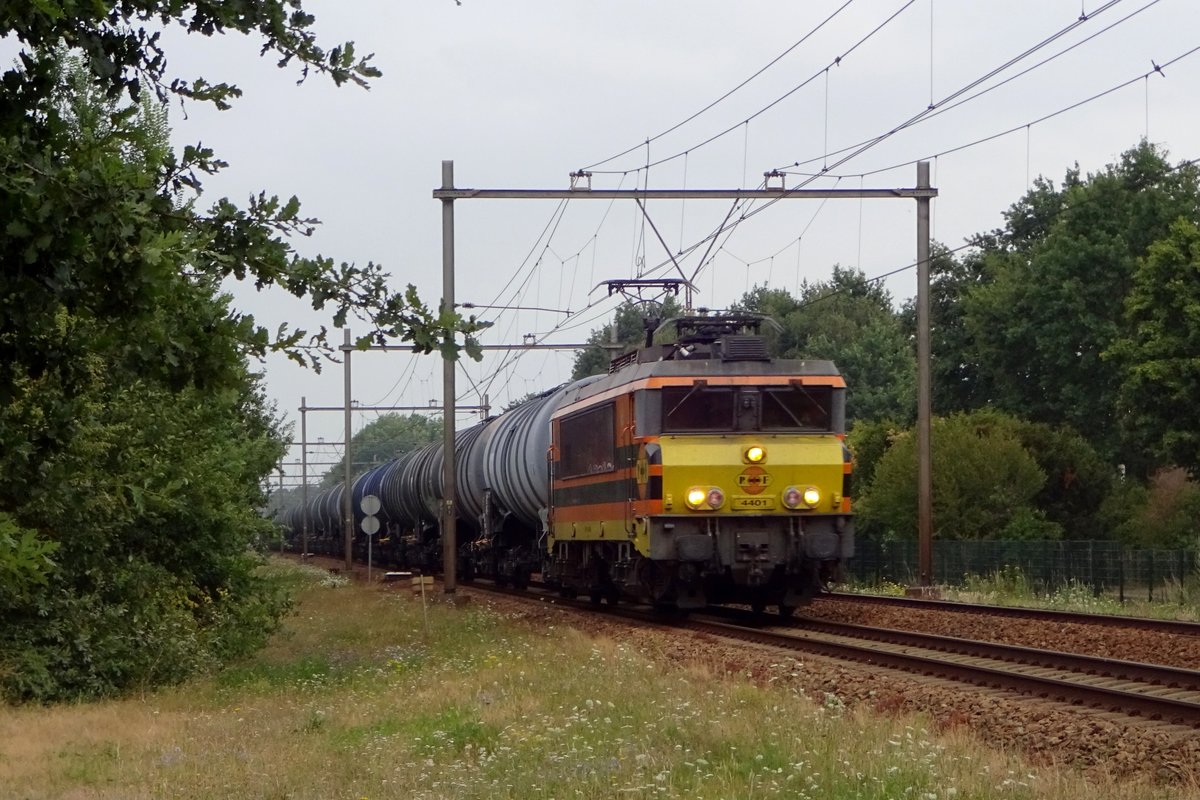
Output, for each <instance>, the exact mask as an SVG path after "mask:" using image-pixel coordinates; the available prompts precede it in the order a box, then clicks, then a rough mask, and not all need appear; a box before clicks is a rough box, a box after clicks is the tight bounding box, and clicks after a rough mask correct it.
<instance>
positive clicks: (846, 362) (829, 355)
mask: <svg viewBox="0 0 1200 800" xmlns="http://www.w3.org/2000/svg"><path fill="white" fill-rule="evenodd" d="M738 308H740V309H743V310H746V311H752V312H756V313H760V314H765V315H767V316H770V317H772V318H774V319H775V320H776V321H777V322H778V323H779V324H780V325H781V326H782V327H783V331H782V332H781V333H779V334H777V335H772V337H771V338H770V341H771V344H772V346H773V352H774V353H775V354H776V355H778V356H779V357H781V358H801V359H803V358H821V359H830V360H832V361H833V362H834V363H836V364H837V366H838V368H839V369H840V370H841V371H842V374H844V375H845V376H846V383H847V385H848V387H849V388H848V390H847V402H846V417H847V419H848V420H849V421H852V422H853V421H857V420H877V419H897V420H911V419H912V418H913V415H914V413H915V410H916V358H915V356H914V354H913V351H912V346H911V344H910V343H909V341H908V337H907V335H906V334H905V331H904V329H903V327H902V324H901V321H900V319H899V318H898V317H897V315H896V314H895V312H894V311H893V309H892V298H891V295H890V294H889V293H888V292H887V290H886V289H884V288H882V287H881V286H880V285H879V284H878V283H875V282H872V281H869V280H867V278H866V276H865V275H864V274H863V273H862V272H861V271H859V270H848V269H843V268H841V267H837V266H835V267H834V269H833V276H832V278H831V279H830V280H829V281H826V282H818V283H813V284H807V283H806V284H805V285H804V286H803V287H802V289H801V295H800V297H799V298H798V299H796V298H793V297H792V296H791V295H790V294H789V293H788V292H787V291H785V290H782V289H767V288H766V287H761V288H759V287H756V288H755V289H754V290H752V291H751V292H749V293H748V294H746V295H745V296H744V297H743V298H742V300H741V302H740V303H739V304H738Z"/></svg>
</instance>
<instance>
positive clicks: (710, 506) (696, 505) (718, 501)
mask: <svg viewBox="0 0 1200 800" xmlns="http://www.w3.org/2000/svg"><path fill="white" fill-rule="evenodd" d="M684 500H685V501H686V502H687V505H688V508H690V509H692V510H693V511H713V510H715V509H718V508H720V507H721V506H723V505H725V493H724V492H723V491H721V490H720V489H719V488H717V487H716V486H693V487H692V488H690V489H688V490H687V494H686V495H685V496H684Z"/></svg>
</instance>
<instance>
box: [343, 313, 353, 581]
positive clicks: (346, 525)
mask: <svg viewBox="0 0 1200 800" xmlns="http://www.w3.org/2000/svg"><path fill="white" fill-rule="evenodd" d="M343 333H344V336H343V339H342V357H343V358H344V359H345V362H344V366H345V373H346V387H345V402H344V403H343V404H342V406H343V408H344V409H345V412H344V414H343V419H344V421H345V425H346V433H345V438H344V439H342V441H343V442H345V443H346V446H345V460H346V470H345V476H344V478H343V483H342V526H343V530H344V531H345V546H346V574H347V575H350V574H353V571H354V549H353V548H354V512H353V511H352V510H351V505H350V495H351V494H352V491H351V490H352V489H353V485H352V484H351V482H350V479H351V475H352V470H353V469H354V467H353V465H352V464H351V463H350V462H351V460H352V459H351V453H350V451H351V446H350V329H349V328H346V329H345V330H344V332H343Z"/></svg>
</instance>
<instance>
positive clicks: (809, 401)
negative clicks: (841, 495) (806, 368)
mask: <svg viewBox="0 0 1200 800" xmlns="http://www.w3.org/2000/svg"><path fill="white" fill-rule="evenodd" d="M832 408H833V390H832V388H831V387H828V386H803V385H800V384H799V383H793V384H792V385H790V386H761V387H759V386H739V387H732V386H709V385H708V384H707V383H706V382H704V381H697V382H696V383H694V384H692V385H691V386H667V387H664V388H663V389H662V420H663V425H662V429H663V431H664V432H675V433H684V432H703V431H729V430H762V431H828V430H831V429H832V424H833V419H832V413H831V411H832Z"/></svg>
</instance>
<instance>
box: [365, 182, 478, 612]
mask: <svg viewBox="0 0 1200 800" xmlns="http://www.w3.org/2000/svg"><path fill="white" fill-rule="evenodd" d="M453 189H454V162H453V161H443V162H442V190H443V191H449V190H453ZM453 310H454V199H453V198H451V197H447V198H444V199H443V200H442V313H449V312H452V311H453ZM451 335H453V334H451ZM455 366H456V364H455V362H454V359H453V358H451V357H450V356H449V355H443V356H442V403H443V404H444V405H443V410H442V437H443V438H442V586H443V589H444V591H445V592H446V594H454V592H455V589H456V585H455V584H456V580H455V578H456V576H455V567H456V566H457V565H458V558H457V556H458V536H457V530H456V520H455V510H454V492H455V488H456V487H455V485H454V483H455V482H454V479H455V469H456V468H457V459H456V458H455V457H454V456H455V454H454V392H455V389H454V369H455ZM347 438H349V437H348V436H347ZM422 591H424V584H422Z"/></svg>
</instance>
